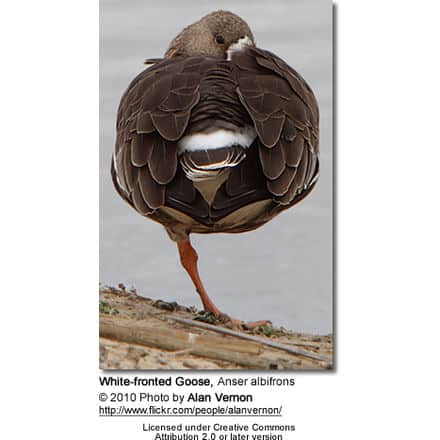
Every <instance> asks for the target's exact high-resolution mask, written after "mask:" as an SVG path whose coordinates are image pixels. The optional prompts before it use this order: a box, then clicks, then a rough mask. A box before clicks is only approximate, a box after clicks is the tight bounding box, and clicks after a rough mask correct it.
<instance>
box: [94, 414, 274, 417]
mask: <svg viewBox="0 0 440 440" xmlns="http://www.w3.org/2000/svg"><path fill="white" fill-rule="evenodd" d="M99 417H282V416H281V414H274V415H273V416H270V415H253V416H250V415H246V414H242V415H240V414H237V415H212V414H203V415H202V414H200V415H185V414H173V415H157V416H152V415H147V414H113V415H112V414H99Z"/></svg>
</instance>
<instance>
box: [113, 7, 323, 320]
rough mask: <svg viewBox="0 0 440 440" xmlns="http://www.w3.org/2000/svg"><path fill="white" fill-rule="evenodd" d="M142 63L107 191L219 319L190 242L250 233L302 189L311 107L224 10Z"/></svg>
mask: <svg viewBox="0 0 440 440" xmlns="http://www.w3.org/2000/svg"><path fill="white" fill-rule="evenodd" d="M145 64H148V67H147V68H146V69H145V70H144V71H143V72H141V73H140V74H139V75H138V76H136V77H135V78H134V79H133V81H132V82H131V84H130V85H129V86H128V88H127V90H126V91H125V93H124V94H123V96H122V98H121V101H120V104H119V108H118V112H117V122H116V145H115V151H114V154H113V157H112V162H111V175H112V180H113V184H114V186H115V189H116V191H117V193H118V194H119V196H120V197H121V198H122V199H123V200H125V201H126V202H127V203H128V204H129V205H130V206H131V207H132V208H134V209H135V210H136V211H137V212H138V213H139V214H141V215H142V216H144V217H146V218H149V219H151V220H154V221H156V222H159V223H160V224H162V225H163V226H164V227H165V230H166V231H167V233H168V235H169V237H170V238H171V240H173V241H174V242H176V244H177V248H178V252H179V256H180V262H181V264H182V266H183V268H184V269H185V270H186V272H187V273H188V275H189V276H190V278H191V280H192V282H193V284H194V286H195V289H196V290H197V292H198V294H199V296H200V299H201V301H202V304H203V307H204V310H205V311H206V312H210V313H212V314H213V315H215V317H217V318H221V317H223V318H224V317H226V318H229V316H228V315H225V314H223V313H222V312H221V311H220V310H219V309H218V308H217V307H216V305H215V304H214V302H213V301H212V300H211V298H210V297H209V296H208V293H207V291H206V289H205V287H204V285H203V283H202V280H201V278H200V275H199V271H198V266H197V260H198V255H197V253H196V251H195V249H194V248H193V247H192V245H191V241H190V235H191V234H192V233H200V234H211V233H240V232H246V231H251V230H254V229H256V228H258V227H260V226H262V225H264V224H265V223H266V222H268V221H269V220H271V219H272V218H274V217H275V216H276V215H278V214H279V213H280V212H282V211H284V210H286V209H288V208H290V207H292V206H294V205H296V204H297V203H298V202H299V201H301V200H302V199H303V198H304V197H306V196H307V195H308V194H309V193H310V192H311V191H312V189H313V188H314V187H315V185H316V182H317V180H318V177H319V109H318V104H317V100H316V98H315V95H314V93H313V91H312V90H311V88H310V87H309V85H308V84H307V83H306V82H305V80H304V79H303V78H302V77H301V75H300V74H299V73H298V72H297V71H295V70H294V69H293V68H291V67H290V66H289V65H288V64H287V63H286V62H285V61H283V60H282V59H281V58H279V57H278V56H277V55H275V54H273V53H271V52H269V51H267V50H264V49H261V48H259V47H257V46H256V44H255V39H254V36H253V33H252V31H251V29H250V28H249V26H248V24H247V23H246V22H245V21H244V20H243V19H242V18H240V17H239V16H237V15H235V14H233V13H231V12H228V11H222V10H220V11H215V12H212V13H210V14H208V15H206V16H204V17H203V18H201V19H200V20H198V21H196V22H195V23H193V24H191V25H189V26H187V27H185V28H184V29H183V30H182V31H181V32H180V33H179V34H178V35H177V36H176V37H175V38H174V39H173V40H172V41H171V43H170V45H169V47H168V49H167V51H166V52H165V54H164V56H163V58H152V59H147V60H146V61H145ZM229 319H230V320H231V321H232V322H233V324H234V325H242V324H244V323H243V322H242V321H241V320H238V319H236V318H229ZM266 322H269V321H265V320H260V321H255V322H250V323H246V325H247V326H248V327H249V328H253V327H256V326H258V325H261V324H263V323H266Z"/></svg>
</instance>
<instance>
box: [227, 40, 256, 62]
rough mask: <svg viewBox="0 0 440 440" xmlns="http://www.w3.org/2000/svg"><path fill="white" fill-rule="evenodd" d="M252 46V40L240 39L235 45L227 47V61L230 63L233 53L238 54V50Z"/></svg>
mask: <svg viewBox="0 0 440 440" xmlns="http://www.w3.org/2000/svg"><path fill="white" fill-rule="evenodd" d="M252 44H253V43H252V40H251V39H250V38H249V37H248V36H245V37H243V38H240V39H239V40H238V41H237V42H236V43H234V44H231V45H230V46H229V47H228V50H227V51H226V53H227V55H228V56H227V60H228V61H231V56H232V54H233V53H234V52H239V51H240V50H243V49H245V48H246V47H247V46H252Z"/></svg>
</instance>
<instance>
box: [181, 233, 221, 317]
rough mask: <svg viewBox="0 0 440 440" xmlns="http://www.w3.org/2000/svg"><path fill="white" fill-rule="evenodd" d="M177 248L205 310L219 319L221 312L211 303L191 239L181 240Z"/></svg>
mask: <svg viewBox="0 0 440 440" xmlns="http://www.w3.org/2000/svg"><path fill="white" fill-rule="evenodd" d="M177 247H178V249H179V256H180V262H181V264H182V266H183V267H184V268H185V270H186V271H187V273H188V275H189V276H190V278H191V280H192V282H193V283H194V286H195V288H196V290H197V293H198V294H199V295H200V299H201V300H202V303H203V308H204V309H205V310H206V311H207V312H211V313H213V314H214V315H215V316H216V317H217V318H218V317H219V316H220V315H221V312H220V310H219V309H218V308H217V307H216V306H215V304H214V303H213V302H212V301H211V298H209V296H208V294H207V292H206V290H205V287H204V286H203V283H202V280H201V279H200V275H199V270H198V267H197V260H198V258H199V257H198V255H197V252H196V251H195V249H194V248H193V247H192V246H191V242H190V241H189V238H187V239H184V240H179V241H178V242H177Z"/></svg>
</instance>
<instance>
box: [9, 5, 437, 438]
mask: <svg viewBox="0 0 440 440" xmlns="http://www.w3.org/2000/svg"><path fill="white" fill-rule="evenodd" d="M338 3H339V6H338V8H337V75H336V76H337V89H336V96H337V102H338V105H337V112H336V115H337V124H336V133H337V136H336V148H337V150H336V152H337V154H336V158H337V168H336V174H337V176H338V178H337V205H336V207H337V237H336V238H337V244H338V248H337V286H336V287H337V289H336V292H337V296H336V306H337V307H336V308H337V312H336V332H337V368H336V373H333V374H332V373H330V374H296V375H295V377H296V380H297V384H298V385H297V386H296V387H295V388H294V392H292V393H291V399H290V409H291V411H292V418H293V421H294V423H296V425H297V432H296V433H295V434H294V435H293V436H291V438H299V439H309V438H310V439H316V438H318V436H325V437H326V438H330V439H340V438H345V437H346V438H356V439H370V438H399V439H412V438H421V439H434V438H438V431H439V429H438V424H437V423H438V422H437V420H436V418H437V417H438V408H439V404H438V396H439V391H440V390H439V380H438V370H439V354H438V353H439V350H438V336H439V324H438V322H439V317H438V315H439V310H440V308H439V294H440V289H439V281H438V272H439V246H440V243H439V232H438V230H439V224H440V216H439V194H438V192H439V187H440V185H439V179H438V169H439V163H440V153H439V151H440V142H439V138H438V118H439V110H438V107H439V102H440V96H439V83H438V81H439V78H440V69H439V66H438V58H439V57H438V41H440V35H439V25H438V17H439V8H438V7H437V6H436V5H437V2H428V1H419V2H407V1H388V2H384V1H371V0H370V1H368V2H366V1H363V2H361V1H353V0H350V1H348V0H347V1H340V2H338ZM1 21H2V24H1V26H0V32H1V40H2V54H1V57H2V61H3V63H2V68H1V72H2V81H1V88H2V89H1V93H0V97H1V98H0V99H1V101H0V102H1V112H2V115H1V119H0V120H1V127H2V128H1V131H2V132H1V134H2V136H1V144H2V150H1V151H2V158H1V160H2V168H1V173H0V178H1V188H2V208H3V209H2V216H1V220H2V228H1V233H2V237H1V243H2V264H1V267H2V303H1V304H2V306H3V307H2V311H1V327H2V328H1V338H2V347H1V354H2V361H1V368H2V388H1V406H2V408H1V419H2V424H1V428H0V429H1V431H2V438H6V439H15V438H17V439H22V438H24V439H26V438H44V439H52V438H54V439H55V438H56V439H58V438H66V439H71V438H72V439H76V438H78V436H79V435H81V436H84V435H86V436H87V437H91V438H93V437H92V436H103V437H104V435H105V437H104V438H107V439H113V438H121V434H122V433H123V432H126V433H129V434H130V438H140V437H141V436H142V437H143V438H146V437H145V434H142V433H141V432H137V435H135V434H136V433H135V431H134V428H133V424H132V423H130V424H125V426H122V425H121V424H118V423H117V421H116V420H111V419H99V418H98V417H97V401H96V400H97V399H96V397H97V389H98V386H97V376H98V373H99V371H98V368H97V353H98V347H97V332H98V328H97V320H96V313H97V301H96V299H97V291H96V290H97V289H96V288H97V285H98V4H97V2H90V1H77V2H59V1H44V0H41V1H39V2H30V1H28V2H15V3H14V4H12V2H9V4H8V6H6V5H2V18H1ZM271 397H272V398H273V399H275V397H274V396H273V393H272V396H271ZM279 399H281V396H279V397H278V400H279ZM113 422H116V423H113ZM286 422H287V420H286ZM3 431H4V432H3Z"/></svg>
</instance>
